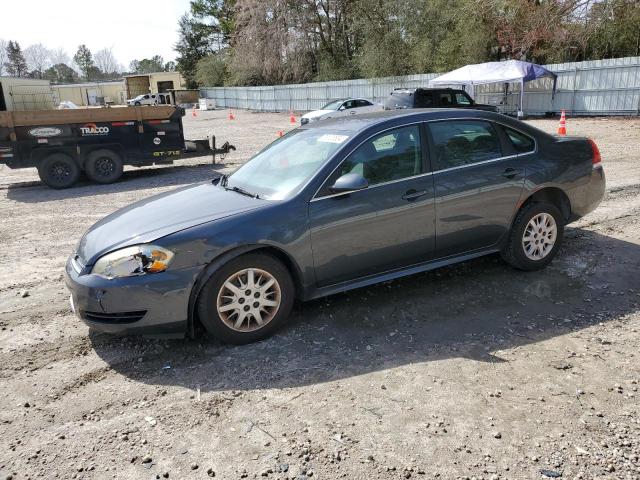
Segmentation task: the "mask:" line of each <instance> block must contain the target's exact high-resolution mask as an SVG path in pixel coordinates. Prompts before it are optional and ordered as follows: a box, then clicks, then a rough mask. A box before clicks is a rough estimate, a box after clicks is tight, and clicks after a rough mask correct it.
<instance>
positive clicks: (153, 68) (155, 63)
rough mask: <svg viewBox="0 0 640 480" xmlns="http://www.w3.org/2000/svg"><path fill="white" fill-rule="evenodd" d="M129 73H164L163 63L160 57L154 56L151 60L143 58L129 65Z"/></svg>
mask: <svg viewBox="0 0 640 480" xmlns="http://www.w3.org/2000/svg"><path fill="white" fill-rule="evenodd" d="M129 70H130V71H131V73H143V74H144V73H154V72H164V71H165V63H164V59H163V58H162V57H161V56H160V55H154V56H153V57H151V58H143V59H142V60H133V61H132V62H131V63H130V64H129Z"/></svg>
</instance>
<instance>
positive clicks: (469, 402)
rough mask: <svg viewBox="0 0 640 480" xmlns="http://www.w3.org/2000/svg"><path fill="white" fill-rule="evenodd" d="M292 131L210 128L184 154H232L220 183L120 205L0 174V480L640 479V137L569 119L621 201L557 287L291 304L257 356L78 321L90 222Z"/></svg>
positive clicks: (158, 185) (534, 277) (475, 281)
mask: <svg viewBox="0 0 640 480" xmlns="http://www.w3.org/2000/svg"><path fill="white" fill-rule="evenodd" d="M532 123H533V124H535V125H536V126H538V127H540V128H542V129H544V130H547V131H553V130H555V128H556V125H557V124H556V121H551V120H549V121H545V120H537V121H533V122H532ZM288 128H291V125H290V124H289V119H288V116H287V115H284V114H252V113H248V112H237V116H236V120H235V121H229V120H227V118H226V112H222V111H220V112H200V113H199V115H198V117H197V118H192V117H191V116H188V117H187V118H186V119H185V129H186V131H187V133H188V135H187V136H188V137H190V138H197V137H199V136H202V135H204V134H206V133H207V132H209V131H214V132H215V133H216V135H217V136H218V138H219V139H221V140H225V139H228V140H230V141H231V142H232V143H235V144H236V146H237V147H238V151H237V152H234V153H232V154H230V155H229V156H227V158H226V159H225V162H224V163H223V164H219V165H212V164H211V163H210V161H209V160H208V159H206V158H202V159H192V160H189V161H184V162H177V163H176V165H175V166H173V167H162V168H153V167H152V168H145V169H127V172H126V175H125V178H124V179H123V180H122V181H121V182H119V183H117V184H114V185H109V186H98V185H92V184H83V185H80V186H78V187H77V188H73V189H70V190H64V191H54V190H50V189H48V188H45V187H43V186H41V185H39V183H36V182H35V181H37V176H36V175H35V172H34V171H30V170H16V171H11V170H8V169H7V168H6V167H5V168H0V215H1V216H0V218H1V219H2V220H1V223H0V225H1V227H0V231H1V236H0V245H1V246H2V250H3V255H2V256H0V326H1V331H0V365H1V366H0V378H1V383H0V478H2V479H4V478H7V479H8V478H13V479H25V478H32V479H35V478H45V479H49V478H65V479H66V478H86V479H103V478H118V479H154V478H178V479H192V478H193V479H198V478H202V479H204V478H210V477H213V476H215V477H216V478H223V479H227V478H230V479H235V478H273V479H275V478H280V479H285V478H289V479H293V478H295V479H307V478H312V479H313V478H324V479H335V478H349V479H367V480H371V479H395V478H442V479H455V478H476V479H481V478H483V479H486V480H488V479H507V478H511V479H535V478H549V477H554V476H555V477H557V476H561V478H571V479H573V478H584V479H591V478H597V479H605V478H611V479H613V478H623V479H628V478H629V479H631V478H634V479H637V478H640V458H639V457H640V406H639V404H638V396H639V395H640V393H639V392H638V391H637V390H638V382H639V381H640V362H639V361H638V360H639V359H638V347H639V344H640V340H639V335H638V329H639V328H640V312H639V309H640V270H639V267H640V224H639V221H638V213H639V212H640V200H639V196H638V193H639V192H640V120H638V119H571V118H570V119H568V129H569V133H571V134H578V135H588V136H590V137H592V138H594V139H595V140H596V142H597V143H598V145H599V146H600V149H601V152H602V157H603V163H604V168H605V170H606V173H607V180H608V191H607V197H606V199H605V201H604V202H603V203H602V205H601V206H600V208H599V209H598V210H596V211H595V212H594V213H592V214H591V215H589V216H588V217H586V218H584V219H582V220H581V221H579V222H577V223H575V224H573V225H571V226H570V227H569V228H568V229H567V232H566V242H565V243H564V245H563V247H562V250H561V252H560V254H559V256H558V258H557V259H556V260H555V261H554V263H553V264H552V265H551V266H550V267H549V268H547V269H546V270H544V271H542V272H535V273H522V272H517V271H514V270H512V269H510V268H508V267H507V266H506V265H504V264H503V263H502V262H501V261H500V260H499V258H498V257H497V256H493V257H486V258H483V259H478V260H475V261H471V262H467V263H463V264H460V265H457V266H454V267H450V268H444V269H440V270H437V271H434V272H430V273H424V274H420V275H415V276H412V277H409V278H405V279H402V280H399V281H394V282H389V283H385V284H381V285H377V286H374V287H370V288H365V289H360V290H356V291H353V292H350V293H346V294H340V295H336V296H333V297H329V298H326V299H322V300H317V301H313V302H309V303H306V304H303V305H300V306H297V307H296V310H295V312H294V316H293V318H292V321H291V322H290V323H289V324H288V326H287V327H286V328H285V329H284V330H283V331H281V332H280V333H278V334H277V335H276V336H275V337H273V338H271V339H269V340H266V341H263V342H260V343H257V344H253V345H249V346H243V347H231V346H225V345H221V344H219V343H218V342H216V341H214V340H207V339H198V340H175V341H160V340H149V339H141V338H119V337H111V336H107V335H101V334H96V333H93V332H89V331H88V329H87V328H86V327H85V326H84V325H83V324H81V323H80V322H79V321H78V320H77V319H76V318H75V317H74V316H73V315H72V314H71V311H70V309H69V304H68V293H67V291H66V290H65V287H64V285H63V281H62V274H61V272H62V269H63V266H64V262H65V259H66V257H67V255H68V254H69V253H70V252H71V250H72V248H73V247H74V245H75V244H76V242H77V240H78V238H79V237H80V236H81V235H82V233H83V232H84V231H85V230H86V229H87V228H88V227H89V226H90V225H91V224H92V223H94V222H95V221H97V220H98V219H100V218H101V217H103V216H105V215H107V214H108V213H110V212H112V211H113V210H115V209H117V208H120V207H122V206H125V205H127V204H128V203H130V202H132V201H134V200H138V199H141V198H145V197H147V196H149V195H152V194H156V193H159V192H162V191H166V190H169V189H172V188H174V187H176V186H178V185H183V184H188V183H191V182H195V181H198V180H201V179H206V178H209V177H211V176H212V175H213V174H215V173H216V172H220V171H228V170H231V169H233V168H234V167H235V166H237V164H239V163H241V162H243V161H245V160H246V159H247V158H248V157H249V156H250V155H251V154H252V153H253V152H255V151H256V150H258V149H259V148H261V147H262V146H263V145H265V144H266V143H268V142H269V141H271V140H272V139H275V138H276V136H277V132H278V130H281V129H282V130H286V129H288Z"/></svg>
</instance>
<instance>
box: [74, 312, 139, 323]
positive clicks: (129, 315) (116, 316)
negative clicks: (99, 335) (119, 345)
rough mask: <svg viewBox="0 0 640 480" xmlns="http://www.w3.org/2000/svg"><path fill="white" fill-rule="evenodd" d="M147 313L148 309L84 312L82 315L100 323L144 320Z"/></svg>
mask: <svg viewBox="0 0 640 480" xmlns="http://www.w3.org/2000/svg"><path fill="white" fill-rule="evenodd" d="M146 313H147V311H146V310H140V311H137V312H118V313H103V312H82V317H83V318H85V319H87V320H90V321H92V322H100V323H134V322H137V321H139V320H142V317H144V316H145V314H146Z"/></svg>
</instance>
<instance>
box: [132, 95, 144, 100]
mask: <svg viewBox="0 0 640 480" xmlns="http://www.w3.org/2000/svg"><path fill="white" fill-rule="evenodd" d="M143 98H144V95H138V96H137V97H136V98H134V100H142V99H143Z"/></svg>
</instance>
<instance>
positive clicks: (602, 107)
mask: <svg viewBox="0 0 640 480" xmlns="http://www.w3.org/2000/svg"><path fill="white" fill-rule="evenodd" d="M546 68H548V69H549V70H551V71H552V72H554V73H556V74H557V75H558V81H557V91H556V94H555V96H553V95H552V85H553V82H552V81H551V80H550V79H546V78H545V79H539V80H536V81H533V82H529V83H527V84H526V85H525V92H524V102H523V104H524V113H525V114H526V115H542V114H545V113H546V112H556V113H557V112H559V111H560V110H561V109H564V110H566V111H567V113H568V114H570V115H640V57H626V58H612V59H605V60H591V61H587V62H577V63H573V62H570V63H556V64H552V65H546ZM438 75H439V74H437V73H426V74H418V75H407V76H402V77H385V78H372V79H357V80H339V81H334V82H318V83H304V84H296V85H277V86H269V87H213V88H209V87H207V88H202V89H201V90H200V96H201V97H205V98H213V99H215V101H216V106H217V107H218V108H241V109H248V110H256V111H281V112H283V111H289V110H294V111H298V112H301V111H302V112H304V111H309V110H317V109H319V108H321V107H322V106H324V105H325V104H327V103H328V102H330V101H332V100H336V99H340V98H347V97H355V98H368V99H370V100H373V101H374V102H376V103H382V102H383V101H384V99H385V98H387V97H388V95H389V93H390V92H391V91H392V90H393V89H394V88H399V87H408V88H416V87H426V86H428V84H429V81H430V80H432V79H433V78H435V77H437V76H438ZM520 94H521V92H520V85H519V84H518V83H512V84H510V85H509V89H508V91H507V92H506V93H505V88H504V84H491V85H481V86H477V87H476V89H475V99H476V101H477V102H479V103H488V104H491V105H497V106H498V108H499V109H500V111H502V112H505V113H515V112H517V110H518V107H519V104H520Z"/></svg>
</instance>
